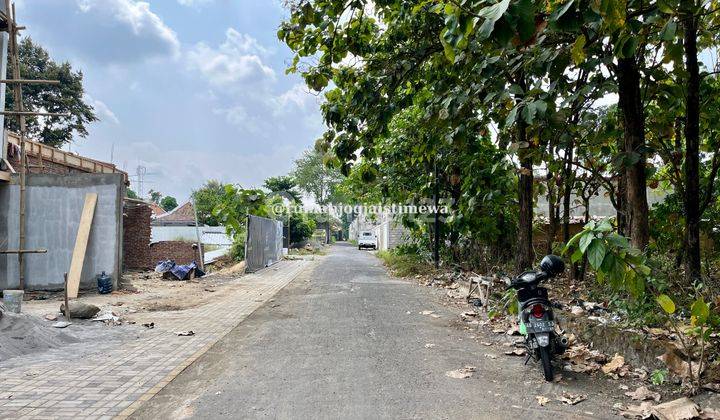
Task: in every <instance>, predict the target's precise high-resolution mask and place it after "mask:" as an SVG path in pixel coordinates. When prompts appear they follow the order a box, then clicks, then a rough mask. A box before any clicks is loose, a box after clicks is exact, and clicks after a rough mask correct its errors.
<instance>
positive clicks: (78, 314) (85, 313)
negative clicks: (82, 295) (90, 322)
mask: <svg viewBox="0 0 720 420" xmlns="http://www.w3.org/2000/svg"><path fill="white" fill-rule="evenodd" d="M68 305H69V306H70V315H71V316H72V317H73V318H80V319H90V318H93V317H94V316H95V315H97V313H98V312H100V308H98V307H97V306H95V305H92V304H89V303H84V302H78V301H72V302H70V303H69V304H68ZM60 312H62V314H63V315H65V316H67V314H66V313H65V304H64V303H63V304H60Z"/></svg>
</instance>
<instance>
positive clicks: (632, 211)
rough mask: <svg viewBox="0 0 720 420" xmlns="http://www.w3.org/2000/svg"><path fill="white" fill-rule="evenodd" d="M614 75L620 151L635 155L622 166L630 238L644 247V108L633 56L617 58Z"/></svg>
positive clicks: (646, 238) (647, 237) (646, 237)
mask: <svg viewBox="0 0 720 420" xmlns="http://www.w3.org/2000/svg"><path fill="white" fill-rule="evenodd" d="M617 75H618V96H619V104H620V109H621V111H622V116H623V130H624V135H623V138H624V151H625V153H626V154H627V156H628V157H631V156H632V157H634V158H636V159H637V161H636V162H635V163H633V164H632V165H627V166H626V167H625V176H626V198H627V221H628V225H629V226H628V227H629V233H630V242H631V243H632V244H633V246H635V247H636V248H638V249H640V250H645V248H646V247H647V245H648V242H649V240H650V227H649V224H648V203H647V182H646V175H645V162H646V157H645V150H644V148H645V109H644V108H643V104H642V92H641V91H640V70H639V66H638V64H637V61H636V58H635V57H631V58H621V59H619V60H618V66H617ZM633 160H635V159H633Z"/></svg>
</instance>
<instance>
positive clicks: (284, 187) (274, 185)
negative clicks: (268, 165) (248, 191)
mask: <svg viewBox="0 0 720 420" xmlns="http://www.w3.org/2000/svg"><path fill="white" fill-rule="evenodd" d="M263 186H264V187H265V188H267V189H268V190H270V191H271V192H274V193H282V194H283V195H287V196H288V197H289V198H290V199H291V201H295V202H298V203H299V202H300V201H302V199H301V197H300V194H299V193H298V192H297V191H296V190H295V187H296V186H297V184H296V182H295V179H293V177H291V176H289V175H285V176H273V177H270V178H268V179H266V180H265V182H264V183H263ZM286 198H287V197H286Z"/></svg>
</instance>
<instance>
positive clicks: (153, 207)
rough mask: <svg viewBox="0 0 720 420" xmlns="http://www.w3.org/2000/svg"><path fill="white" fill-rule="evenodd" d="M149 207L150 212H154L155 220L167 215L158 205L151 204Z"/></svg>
mask: <svg viewBox="0 0 720 420" xmlns="http://www.w3.org/2000/svg"><path fill="white" fill-rule="evenodd" d="M149 206H150V211H151V212H152V218H153V219H155V218H157V217H158V216H161V215H163V214H165V213H167V212H166V211H165V209H164V208H162V207H160V206H159V205H157V204H156V203H150V204H149Z"/></svg>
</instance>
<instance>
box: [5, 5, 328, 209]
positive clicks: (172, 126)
mask: <svg viewBox="0 0 720 420" xmlns="http://www.w3.org/2000/svg"><path fill="white" fill-rule="evenodd" d="M17 9H18V10H17V13H18V21H19V22H20V23H21V24H23V25H26V26H27V28H28V29H27V31H25V33H26V34H27V35H30V36H31V37H32V38H33V39H34V40H35V41H37V42H38V43H39V44H41V45H43V46H44V47H45V48H46V49H47V50H48V51H49V52H50V55H51V56H52V57H53V58H54V59H55V60H60V61H65V60H68V61H70V62H71V63H72V65H73V67H75V68H76V69H80V70H82V71H83V73H84V75H85V90H86V94H87V98H86V99H87V101H89V102H90V103H91V104H92V105H93V106H94V107H95V109H96V112H97V114H98V116H99V117H100V119H101V120H102V121H101V122H98V123H95V124H93V125H91V127H90V129H89V131H90V135H89V136H88V137H87V138H84V139H83V138H77V139H76V141H75V143H74V144H73V145H71V146H70V150H72V151H73V152H77V153H80V154H82V155H85V156H88V157H92V158H96V159H100V160H104V161H110V157H111V151H112V155H113V163H115V164H116V165H118V167H120V168H121V169H124V170H126V171H127V172H129V173H130V174H131V175H133V174H135V172H136V168H137V167H138V166H139V165H142V166H145V167H146V168H147V173H148V175H147V176H146V177H145V180H146V182H145V185H144V190H145V191H147V190H148V189H150V188H153V189H155V190H158V191H161V192H162V193H163V194H165V195H173V196H175V197H177V198H178V200H179V201H183V200H185V199H187V198H188V196H189V193H190V191H191V190H192V189H194V188H197V187H199V186H200V185H202V184H203V183H204V182H205V181H206V180H207V179H218V180H221V181H223V182H232V183H239V184H241V185H243V186H245V187H250V186H260V185H261V184H262V181H263V180H264V179H265V178H267V177H269V176H275V175H282V174H285V173H287V172H288V171H289V170H290V169H291V168H292V165H293V160H294V159H296V158H297V157H299V156H300V154H301V153H302V151H303V150H305V149H307V148H309V147H311V146H312V144H313V143H314V141H315V139H316V138H317V137H318V136H319V135H320V134H321V133H322V131H323V125H322V119H321V117H320V113H319V103H320V98H319V97H318V96H316V95H313V94H312V93H309V92H308V90H307V88H306V87H305V86H304V84H303V83H302V80H301V79H300V77H299V76H296V75H286V74H285V68H286V67H287V64H288V63H289V61H290V59H291V58H292V54H291V52H290V50H289V49H288V48H287V47H286V46H285V45H283V44H281V43H280V42H279V41H278V40H277V37H276V32H277V28H278V25H279V24H280V22H281V20H282V18H283V17H284V16H286V15H287V11H286V10H284V9H283V7H282V3H281V0H150V1H138V0H18V1H17ZM132 187H133V188H134V189H137V187H138V186H137V185H133V186H132Z"/></svg>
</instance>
